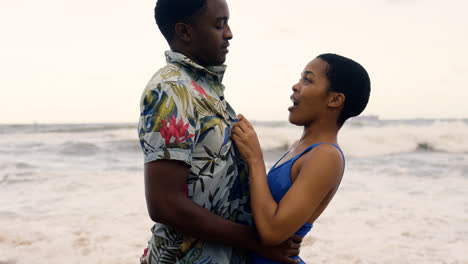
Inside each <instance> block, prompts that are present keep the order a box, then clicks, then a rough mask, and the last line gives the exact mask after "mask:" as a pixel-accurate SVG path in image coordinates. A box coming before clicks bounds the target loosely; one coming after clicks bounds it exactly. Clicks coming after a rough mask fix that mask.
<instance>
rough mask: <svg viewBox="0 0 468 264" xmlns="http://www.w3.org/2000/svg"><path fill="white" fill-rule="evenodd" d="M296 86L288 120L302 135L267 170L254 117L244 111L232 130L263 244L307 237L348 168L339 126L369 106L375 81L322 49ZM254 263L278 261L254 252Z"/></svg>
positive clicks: (359, 69) (276, 243)
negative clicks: (242, 160)
mask: <svg viewBox="0 0 468 264" xmlns="http://www.w3.org/2000/svg"><path fill="white" fill-rule="evenodd" d="M292 90H293V94H292V95H291V101H292V102H293V105H292V106H291V107H290V108H289V122H291V123H292V124H294V125H297V126H303V127H304V129H303V134H302V136H301V138H300V139H299V140H298V141H297V142H296V143H294V144H293V145H292V146H291V147H290V149H289V151H288V152H287V153H286V154H285V155H284V156H283V157H282V158H281V159H280V160H279V161H278V162H277V163H276V164H275V165H274V166H273V167H272V168H271V169H270V171H269V172H268V174H267V173H266V170H265V163H264V161H263V154H262V150H261V149H260V145H259V142H258V138H257V135H256V133H255V130H254V129H253V128H252V125H251V124H250V123H249V121H248V120H247V119H246V118H245V117H243V116H242V115H239V122H237V123H236V124H235V125H234V128H233V130H232V134H233V135H232V138H233V140H234V142H235V144H236V145H237V147H238V149H239V151H240V153H241V155H242V157H243V159H244V160H245V161H246V163H247V165H248V168H249V182H250V193H251V205H252V213H253V217H254V222H255V226H256V228H257V230H258V233H259V235H260V237H261V240H262V243H263V244H266V245H272V246H274V245H278V244H279V243H281V242H282V241H284V240H285V239H287V238H288V237H290V236H291V235H292V234H297V235H300V236H301V237H304V236H305V235H306V234H307V233H308V232H309V231H310V230H311V228H312V224H313V223H314V221H315V220H316V219H317V218H318V217H319V216H320V214H321V213H322V212H323V211H324V210H325V208H326V207H327V205H328V204H329V203H330V201H331V200H332V198H333V196H334V194H335V192H336V191H337V189H338V186H339V184H340V182H341V178H342V176H343V172H344V167H345V158H344V155H343V152H342V151H341V149H340V147H339V146H338V142H337V135H338V131H339V130H340V128H341V127H342V126H343V124H344V122H345V121H346V120H347V119H348V118H350V117H353V116H357V115H359V114H360V113H361V112H362V111H363V110H364V108H365V107H366V105H367V102H368V101H369V94H370V80H369V76H368V74H367V72H366V70H365V69H364V68H363V67H362V66H361V65H360V64H358V63H356V62H355V61H353V60H350V59H348V58H345V57H342V56H339V55H336V54H322V55H320V56H318V57H317V58H315V59H314V60H312V61H311V62H309V64H307V66H306V67H305V69H304V71H303V72H302V75H301V78H300V80H299V82H298V83H297V84H295V85H294V86H293V87H292ZM294 258H296V259H298V260H300V263H304V262H303V261H302V259H300V258H299V257H294ZM252 263H254V264H259V263H277V262H274V261H270V260H267V259H265V258H263V257H262V256H259V255H254V256H253V259H252Z"/></svg>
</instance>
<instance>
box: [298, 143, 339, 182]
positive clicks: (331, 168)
mask: <svg viewBox="0 0 468 264" xmlns="http://www.w3.org/2000/svg"><path fill="white" fill-rule="evenodd" d="M343 167H344V157H343V154H342V152H341V150H340V148H339V146H338V145H335V144H331V143H321V144H318V145H316V146H314V147H313V148H312V149H311V150H310V151H308V152H307V153H305V154H304V155H303V157H302V159H301V162H300V168H299V170H300V171H301V172H305V174H306V175H314V174H317V173H320V174H322V175H323V174H326V175H329V176H331V177H333V178H335V177H336V178H338V177H340V178H341V175H342V172H343Z"/></svg>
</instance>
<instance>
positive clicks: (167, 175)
mask: <svg viewBox="0 0 468 264" xmlns="http://www.w3.org/2000/svg"><path fill="white" fill-rule="evenodd" d="M188 174H189V168H188V167H187V165H186V164H185V163H183V162H180V161H171V160H158V161H153V162H149V163H147V164H145V193H146V204H147V207H148V212H149V215H150V217H151V219H152V220H153V221H155V222H159V223H163V224H167V225H169V226H172V227H174V228H176V229H178V230H180V231H182V232H184V233H186V234H189V235H191V236H193V237H197V238H200V239H203V240H208V241H212V242H216V243H221V244H227V245H230V246H233V247H238V248H246V249H248V250H251V251H254V252H257V253H259V254H261V255H263V256H265V257H268V258H271V259H273V260H276V261H280V262H283V263H291V264H293V263H296V261H295V260H293V259H290V258H288V257H287V256H296V255H298V254H299V243H300V239H298V238H297V237H296V238H295V239H296V242H294V241H293V239H289V240H287V241H285V242H284V243H283V244H281V245H279V246H278V247H266V246H262V245H261V244H260V242H259V241H260V239H259V237H258V235H257V234H256V232H255V231H254V230H253V229H252V228H250V227H248V226H245V225H241V224H238V223H234V222H232V221H229V220H226V219H224V218H222V217H220V216H218V215H216V214H214V213H212V212H210V211H209V210H207V209H205V208H203V207H201V206H199V205H198V204H196V203H194V202H193V201H192V200H190V199H188V198H187V197H186V196H185V194H184V187H185V181H186V179H187V177H188ZM297 240H299V242H297Z"/></svg>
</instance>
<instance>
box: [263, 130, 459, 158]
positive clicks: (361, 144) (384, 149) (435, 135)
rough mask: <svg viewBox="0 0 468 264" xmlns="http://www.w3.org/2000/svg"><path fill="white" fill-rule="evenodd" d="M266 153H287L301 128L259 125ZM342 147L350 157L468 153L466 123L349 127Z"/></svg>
mask: <svg viewBox="0 0 468 264" xmlns="http://www.w3.org/2000/svg"><path fill="white" fill-rule="evenodd" d="M255 128H256V129H257V134H258V136H259V139H260V141H261V145H262V147H263V149H264V150H267V151H268V150H272V149H283V150H286V149H287V148H288V147H289V146H290V145H291V144H292V143H294V142H295V140H297V139H298V138H299V137H300V136H301V134H302V128H301V127H295V126H293V125H286V124H284V125H283V126H279V125H276V126H275V125H272V124H262V123H257V124H255ZM339 144H340V146H341V147H342V148H343V150H344V151H345V153H346V155H348V156H358V157H366V156H376V155H385V154H394V153H407V152H414V151H445V152H452V153H460V152H461V153H468V123H467V122H466V121H433V122H427V123H423V124H418V123H417V122H416V124H412V123H411V122H409V121H408V122H396V121H395V122H390V121H381V123H379V125H375V123H374V124H372V125H365V124H362V123H357V122H354V123H352V122H351V123H350V124H345V125H344V126H343V128H342V129H341V131H340V133H339Z"/></svg>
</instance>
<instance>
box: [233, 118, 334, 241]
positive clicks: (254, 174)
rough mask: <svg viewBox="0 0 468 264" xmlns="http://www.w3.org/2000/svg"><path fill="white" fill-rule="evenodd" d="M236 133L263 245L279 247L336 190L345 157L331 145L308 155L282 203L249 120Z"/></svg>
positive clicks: (241, 123) (235, 139)
mask: <svg viewBox="0 0 468 264" xmlns="http://www.w3.org/2000/svg"><path fill="white" fill-rule="evenodd" d="M232 134H233V135H232V138H233V140H234V141H235V143H236V145H237V147H238V148H239V151H240V153H241V155H242V157H243V158H244V160H245V161H246V162H247V164H248V166H249V181H250V191H251V194H250V195H251V203H252V212H253V216H254V220H255V225H256V227H257V230H258V232H259V235H260V237H261V240H262V243H264V244H268V245H276V244H279V243H281V242H282V241H284V240H286V239H287V238H288V237H290V236H291V235H292V234H294V233H295V232H296V231H297V230H298V229H299V228H300V227H301V226H302V225H303V224H304V223H305V222H307V221H308V220H309V219H310V218H311V216H312V214H313V213H314V211H315V210H316V209H317V208H318V207H319V205H320V204H321V203H322V201H323V199H324V198H325V197H326V196H327V194H329V193H330V192H331V191H332V190H334V189H335V187H336V185H337V184H338V182H339V180H340V177H341V173H342V158H341V154H340V153H339V152H338V150H336V148H335V147H333V146H331V145H329V144H323V145H319V146H317V147H315V148H314V149H312V150H311V151H310V152H308V153H306V154H304V156H303V159H304V160H303V162H302V163H301V164H302V165H301V166H300V167H299V172H298V176H297V177H296V179H295V181H294V183H293V185H292V186H291V188H290V189H289V190H288V192H287V193H286V195H285V196H284V197H283V198H282V199H281V201H280V203H279V204H278V203H276V202H275V200H274V199H273V197H272V195H271V192H270V189H269V187H268V182H267V178H266V170H265V164H264V161H263V154H262V151H261V149H260V144H259V142H258V138H257V135H256V133H255V131H254V130H253V128H252V126H251V125H250V123H249V122H248V121H247V120H246V119H245V117H243V116H241V115H240V116H239V122H238V123H237V124H236V125H235V127H234V128H233V131H232Z"/></svg>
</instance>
